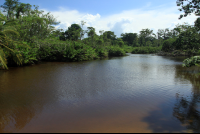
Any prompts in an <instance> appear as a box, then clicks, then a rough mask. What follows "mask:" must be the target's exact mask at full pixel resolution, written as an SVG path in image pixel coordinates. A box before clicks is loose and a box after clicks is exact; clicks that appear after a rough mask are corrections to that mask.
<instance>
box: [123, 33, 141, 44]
mask: <svg viewBox="0 0 200 134" xmlns="http://www.w3.org/2000/svg"><path fill="white" fill-rule="evenodd" d="M121 36H122V40H123V41H124V42H126V43H127V44H128V45H130V46H136V44H137V39H138V35H137V33H125V34H123V33H122V34H121Z"/></svg>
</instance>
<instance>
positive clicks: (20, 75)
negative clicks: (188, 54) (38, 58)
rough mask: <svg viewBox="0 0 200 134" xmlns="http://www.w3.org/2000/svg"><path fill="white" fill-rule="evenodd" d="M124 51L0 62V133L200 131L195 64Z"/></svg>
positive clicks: (199, 92)
mask: <svg viewBox="0 0 200 134" xmlns="http://www.w3.org/2000/svg"><path fill="white" fill-rule="evenodd" d="M184 58H185V57H165V56H156V55H151V54H129V56H124V57H113V58H109V59H105V60H95V61H84V62H43V63H40V64H37V65H33V66H24V67H13V68H9V71H4V70H0V133H3V132H4V133H9V132H14V133H16V132H17V133H18V132H19V133H21V132H22V133H25V132H29V133H30V132H31V133H39V132H42V133H46V132H57V133H69V132H74V133H78V132H82V133H85V132H123V133H126V132H132V133H136V132H200V84H199V83H200V74H199V73H200V68H198V67H191V68H183V67H182V66H181V65H182V61H183V59H184Z"/></svg>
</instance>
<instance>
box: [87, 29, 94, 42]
mask: <svg viewBox="0 0 200 134" xmlns="http://www.w3.org/2000/svg"><path fill="white" fill-rule="evenodd" d="M87 29H88V33H87V35H88V37H90V38H91V40H92V45H93V43H94V36H95V35H96V32H95V28H94V27H87Z"/></svg>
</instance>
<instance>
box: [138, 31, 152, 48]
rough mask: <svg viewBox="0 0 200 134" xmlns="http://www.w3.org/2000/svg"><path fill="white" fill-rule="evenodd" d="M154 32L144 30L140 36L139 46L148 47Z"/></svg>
mask: <svg viewBox="0 0 200 134" xmlns="http://www.w3.org/2000/svg"><path fill="white" fill-rule="evenodd" d="M152 35H153V30H150V29H148V28H146V29H142V30H141V31H140V35H139V44H140V46H146V42H147V41H148V40H149V39H150V38H151V37H152Z"/></svg>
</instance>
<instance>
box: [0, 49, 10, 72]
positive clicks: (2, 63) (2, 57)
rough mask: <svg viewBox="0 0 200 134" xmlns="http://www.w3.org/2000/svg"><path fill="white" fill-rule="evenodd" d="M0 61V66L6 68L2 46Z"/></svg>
mask: <svg viewBox="0 0 200 134" xmlns="http://www.w3.org/2000/svg"><path fill="white" fill-rule="evenodd" d="M0 63H1V65H2V67H3V69H8V67H7V62H6V57H5V53H4V52H3V49H2V48H0Z"/></svg>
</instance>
